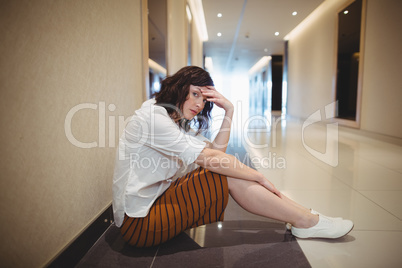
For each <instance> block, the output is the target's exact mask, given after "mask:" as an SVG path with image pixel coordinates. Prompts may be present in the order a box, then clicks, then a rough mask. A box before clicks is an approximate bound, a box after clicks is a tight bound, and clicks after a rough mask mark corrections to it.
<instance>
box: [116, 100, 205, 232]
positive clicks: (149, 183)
mask: <svg viewBox="0 0 402 268" xmlns="http://www.w3.org/2000/svg"><path fill="white" fill-rule="evenodd" d="M204 141H208V139H206V138H205V137H203V136H202V135H195V131H194V130H192V129H191V130H190V131H189V132H185V131H184V130H183V129H180V128H179V126H178V125H177V124H176V123H174V121H173V120H172V119H171V118H170V116H169V115H168V113H167V111H166V109H165V108H163V107H161V106H158V105H155V100H154V99H151V100H148V101H146V102H144V103H143V104H142V106H141V108H140V109H139V110H137V111H135V113H134V115H133V117H132V118H131V119H130V121H129V122H128V123H127V126H126V128H125V130H124V132H123V134H122V136H121V138H120V140H119V149H118V152H117V155H116V164H115V170H114V175H113V213H114V220H115V223H116V226H117V227H120V226H121V225H122V223H123V220H124V213H126V214H127V215H128V216H130V217H145V216H146V215H147V214H148V212H149V210H150V208H151V206H152V204H153V203H154V202H155V200H156V199H157V198H158V197H159V196H160V195H162V194H163V192H164V191H165V190H166V189H167V188H168V187H169V186H170V184H171V183H172V181H174V180H176V179H177V178H179V177H181V176H184V175H185V174H187V173H188V172H190V171H192V170H194V169H195V168H197V167H198V166H197V165H196V164H194V163H193V162H194V161H195V160H196V159H197V157H198V156H199V154H200V153H201V151H202V150H203V149H204V147H205V146H206V143H205V142H204Z"/></svg>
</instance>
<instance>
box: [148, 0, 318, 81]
mask: <svg viewBox="0 0 402 268" xmlns="http://www.w3.org/2000/svg"><path fill="white" fill-rule="evenodd" d="M322 2H324V0H202V4H203V8H204V15H205V21H206V24H207V31H208V41H207V42H205V43H204V55H205V56H206V57H212V60H213V67H214V71H215V72H225V73H229V72H238V71H241V72H244V71H245V72H247V71H248V70H249V69H250V68H251V67H252V66H253V65H254V64H255V63H257V61H258V60H259V59H260V58H261V57H263V56H270V55H278V54H283V51H284V37H285V36H286V35H287V34H288V33H289V32H290V31H291V30H292V29H294V28H295V27H296V26H297V25H298V24H299V23H300V22H301V21H303V19H305V18H306V17H307V16H308V15H309V14H310V13H311V12H312V11H313V10H314V9H315V8H317V7H318V6H319V5H320V4H321V3H322ZM148 8H149V17H148V18H149V23H148V27H149V48H150V51H149V52H150V58H151V59H153V60H155V61H156V62H158V63H159V64H160V65H162V66H163V67H165V68H166V64H165V63H166V62H165V58H166V57H165V39H166V38H165V35H166V1H161V0H148ZM294 11H296V12H297V15H296V16H293V15H292V12H294ZM218 13H221V14H222V17H220V18H219V17H218V16H217V14H218ZM218 32H220V33H221V34H222V36H220V37H218V36H217V33H218ZM275 32H279V35H278V36H275Z"/></svg>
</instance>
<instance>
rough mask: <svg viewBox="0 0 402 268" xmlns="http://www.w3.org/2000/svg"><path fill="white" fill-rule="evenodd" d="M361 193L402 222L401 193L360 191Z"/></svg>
mask: <svg viewBox="0 0 402 268" xmlns="http://www.w3.org/2000/svg"><path fill="white" fill-rule="evenodd" d="M361 193H362V194H363V195H364V196H366V197H367V198H369V199H370V200H372V201H373V202H375V203H376V204H378V205H379V206H381V207H382V208H384V209H385V210H387V211H388V212H390V213H391V214H393V215H395V216H396V217H398V218H399V219H400V220H402V191H361Z"/></svg>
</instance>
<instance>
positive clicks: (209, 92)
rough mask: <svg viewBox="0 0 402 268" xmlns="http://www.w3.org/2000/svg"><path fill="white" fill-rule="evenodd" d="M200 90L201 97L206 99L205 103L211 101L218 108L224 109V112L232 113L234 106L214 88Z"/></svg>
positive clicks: (208, 87)
mask: <svg viewBox="0 0 402 268" xmlns="http://www.w3.org/2000/svg"><path fill="white" fill-rule="evenodd" d="M206 88H207V89H205V88H202V89H201V93H202V95H204V96H206V97H207V101H211V102H213V103H215V104H216V105H217V106H218V107H220V108H222V109H224V110H225V111H226V112H229V111H233V110H234V106H233V104H232V103H231V102H230V101H229V100H228V99H226V98H225V97H224V96H223V95H222V94H221V93H219V92H218V91H217V90H216V89H215V87H213V86H207V87H206Z"/></svg>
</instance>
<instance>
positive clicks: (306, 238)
mask: <svg viewBox="0 0 402 268" xmlns="http://www.w3.org/2000/svg"><path fill="white" fill-rule="evenodd" d="M354 227H355V225H354V224H353V225H352V228H350V230H349V231H348V232H347V233H346V234H344V235H341V236H338V237H319V236H317V237H297V236H295V235H293V234H292V235H293V236H294V237H296V238H297V239H305V240H309V239H317V238H318V239H339V238H342V237H345V236H346V235H348V234H349V233H350V232H351V231H352V230H353V228H354Z"/></svg>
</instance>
